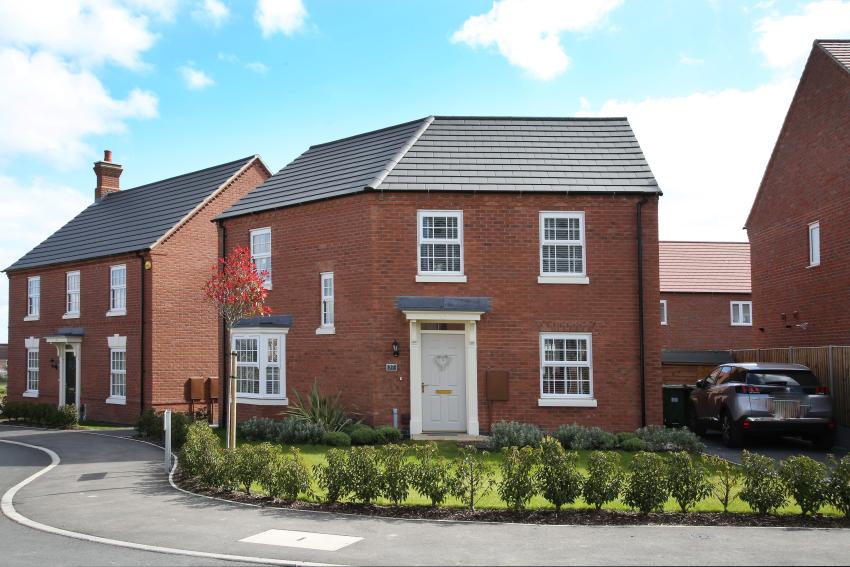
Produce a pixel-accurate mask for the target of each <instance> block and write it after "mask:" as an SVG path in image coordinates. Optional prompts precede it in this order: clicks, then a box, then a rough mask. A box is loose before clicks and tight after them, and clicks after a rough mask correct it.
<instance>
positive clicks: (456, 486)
mask: <svg viewBox="0 0 850 567" xmlns="http://www.w3.org/2000/svg"><path fill="white" fill-rule="evenodd" d="M486 455H487V451H483V452H481V453H479V452H478V450H477V449H476V448H475V447H472V446H467V447H463V448H462V449H461V456H460V459H457V460H455V461H454V462H453V463H452V480H451V493H452V495H454V496H455V497H456V498H458V499H459V500H460V501H461V502H463V504H464V505H465V506H466V507H467V508H469V509H470V510H475V504H477V503H478V501H479V500H481V498H482V497H483V496H485V495H486V494H488V493H489V492H490V490H492V489H493V467H492V466H490V465H489V464H487V463H486V462H485V461H484V459H483V457H486Z"/></svg>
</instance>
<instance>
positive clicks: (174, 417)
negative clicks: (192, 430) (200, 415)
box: [163, 412, 194, 450]
mask: <svg viewBox="0 0 850 567" xmlns="http://www.w3.org/2000/svg"><path fill="white" fill-rule="evenodd" d="M193 421H194V420H193V418H192V416H191V415H189V414H188V413H180V412H171V448H172V449H174V450H180V448H181V447H183V443H185V442H186V433H187V432H188V430H189V425H191V424H192V423H193ZM164 438H165V437H164V433H163V439H164Z"/></svg>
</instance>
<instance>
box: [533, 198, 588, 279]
mask: <svg viewBox="0 0 850 567" xmlns="http://www.w3.org/2000/svg"><path fill="white" fill-rule="evenodd" d="M549 218H554V219H558V218H562V219H578V221H579V234H580V239H579V240H577V241H576V240H549V239H547V238H546V219H549ZM538 222H539V224H540V227H539V231H540V245H539V250H538V256H539V260H540V274H539V275H538V276H537V283H540V284H589V283H590V278H588V277H587V237H586V231H585V217H584V211H540V216H539V221H538ZM556 245H567V246H581V267H582V271H581V272H580V273H579V272H544V271H543V248H544V246H556Z"/></svg>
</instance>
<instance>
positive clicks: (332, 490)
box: [313, 449, 351, 504]
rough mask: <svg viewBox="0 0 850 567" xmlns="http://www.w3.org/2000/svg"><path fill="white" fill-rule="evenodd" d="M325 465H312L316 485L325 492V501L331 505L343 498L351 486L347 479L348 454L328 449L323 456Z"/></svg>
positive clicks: (339, 450)
mask: <svg viewBox="0 0 850 567" xmlns="http://www.w3.org/2000/svg"><path fill="white" fill-rule="evenodd" d="M325 461H326V463H325V464H321V463H319V464H316V465H313V476H315V477H316V484H318V485H319V488H321V489H322V490H324V491H325V500H327V501H328V502H330V503H331V504H333V503H334V502H338V501H339V500H340V499H341V498H345V497H346V496H347V495H348V493H349V492H351V490H350V486H351V484H350V483H349V481H348V480H349V479H348V452H347V451H343V450H341V449H329V450H328V452H327V454H325Z"/></svg>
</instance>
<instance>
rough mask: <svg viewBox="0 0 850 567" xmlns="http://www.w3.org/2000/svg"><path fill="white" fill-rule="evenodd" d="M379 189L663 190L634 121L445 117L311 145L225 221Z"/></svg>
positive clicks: (230, 213)
mask: <svg viewBox="0 0 850 567" xmlns="http://www.w3.org/2000/svg"><path fill="white" fill-rule="evenodd" d="M370 189H374V190H381V191H505V192H508V191H510V192H563V193H566V192H592V193H619V192H629V193H652V194H658V193H660V191H659V188H658V183H657V182H656V180H655V178H654V176H653V175H652V171H651V170H650V169H649V165H648V164H647V162H646V158H645V157H644V155H643V152H642V151H641V149H640V145H639V144H638V142H637V139H636V138H635V135H634V132H632V129H631V127H630V126H629V123H628V120H626V119H625V118H513V117H501V118H500V117H493V118H489V117H462V116H461V117H452V116H436V117H428V118H423V119H421V120H414V121H412V122H407V123H404V124H399V125H396V126H391V127H389V128H384V129H382V130H376V131H374V132H367V133H365V134H360V135H357V136H352V137H350V138H344V139H342V140H337V141H334V142H329V143H326V144H321V145H318V146H312V147H311V148H310V149H309V150H307V151H306V152H304V153H303V154H301V155H300V156H299V157H298V158H296V159H295V160H294V161H292V162H291V163H290V164H289V165H287V166H286V167H284V168H283V169H282V170H280V171H279V172H278V173H277V174H275V175H274V176H272V177H271V178H270V179H268V180H267V181H266V182H265V183H264V184H262V185H260V186H259V187H257V188H255V189H254V190H253V191H251V193H249V194H248V195H247V196H245V197H243V198H242V199H241V200H240V201H239V202H238V203H237V204H236V205H234V206H233V207H231V208H230V209H229V210H227V211H225V213H224V214H222V215H221V216H220V217H219V218H228V217H233V216H238V215H243V214H250V213H256V212H260V211H265V210H270V209H276V208H281V207H287V206H291V205H296V204H299V203H304V202H309V201H315V200H319V199H326V198H330V197H338V196H342V195H349V194H353V193H359V192H362V191H366V190H370Z"/></svg>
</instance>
